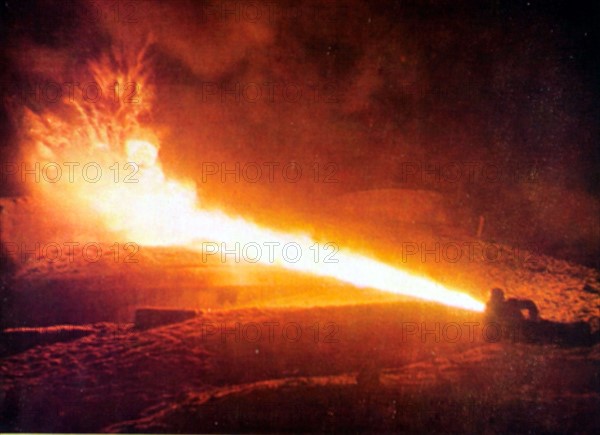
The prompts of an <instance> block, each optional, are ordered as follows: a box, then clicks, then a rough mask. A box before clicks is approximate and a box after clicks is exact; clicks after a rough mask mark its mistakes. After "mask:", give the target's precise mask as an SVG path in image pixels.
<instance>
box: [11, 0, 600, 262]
mask: <svg viewBox="0 0 600 435" xmlns="http://www.w3.org/2000/svg"><path fill="white" fill-rule="evenodd" d="M113 3H114V2H113ZM122 3H123V4H125V5H126V4H129V3H135V8H134V9H132V11H133V12H132V11H129V10H128V9H125V10H122V11H121V16H120V19H119V20H117V19H115V16H114V14H113V11H112V10H109V11H108V12H107V10H106V7H107V6H105V5H104V4H103V3H102V2H89V3H85V2H71V1H49V0H30V1H23V0H19V1H15V0H12V1H11V0H8V1H6V2H4V3H3V5H2V9H3V11H2V40H3V44H2V46H3V50H2V52H1V53H0V62H2V64H3V65H4V68H2V73H1V74H2V75H1V76H0V79H1V80H2V83H3V85H2V97H3V101H4V103H5V104H4V110H3V111H2V112H0V133H1V139H2V141H3V142H2V148H1V153H2V154H1V157H2V159H3V160H4V161H9V160H11V159H15V158H17V157H16V156H17V151H16V150H17V149H18V142H19V135H20V132H19V128H18V116H16V117H15V114H18V110H19V109H18V106H19V104H18V102H19V101H20V100H22V91H23V89H29V88H28V87H30V86H32V83H35V82H36V81H40V80H42V81H43V80H44V79H47V78H54V79H64V78H74V79H77V74H79V73H78V71H81V70H82V69H83V68H84V65H85V64H86V62H87V60H89V59H94V58H97V57H98V56H99V55H100V53H102V52H104V51H107V50H110V49H114V48H115V47H120V48H123V47H126V48H127V47H135V46H138V45H140V44H141V41H143V40H144V39H145V38H146V37H147V36H148V35H152V38H153V41H154V42H153V44H152V47H151V49H150V54H151V56H150V58H151V59H152V63H151V64H150V65H149V66H148V67H149V68H151V70H152V77H153V79H154V82H155V85H156V103H155V113H154V117H153V119H152V120H151V122H152V123H153V124H154V125H155V126H156V129H157V131H159V132H160V134H161V135H162V137H163V143H162V151H161V155H162V158H163V160H164V161H165V163H166V167H167V169H168V170H169V171H170V172H171V173H174V174H179V175H185V176H187V177H191V178H194V179H195V180H196V181H197V182H198V183H199V188H200V190H201V192H202V196H203V198H205V200H206V201H208V202H211V201H214V202H219V199H220V198H221V199H222V198H227V201H226V202H227V204H225V205H226V206H227V207H229V208H231V209H232V210H234V211H239V212H243V211H244V210H247V209H249V208H251V209H253V210H266V214H267V215H268V214H269V213H279V212H280V211H281V210H288V211H289V213H291V214H294V213H296V214H299V215H302V214H303V213H306V215H308V216H310V212H308V211H307V210H309V211H312V210H313V209H315V207H318V204H320V203H321V202H323V201H326V200H327V198H329V197H331V196H332V195H338V194H342V193H347V192H352V191H357V190H367V189H379V188H418V189H430V190H437V191H440V192H441V193H442V194H444V195H445V196H446V197H447V198H448V199H449V202H450V203H451V204H452V206H453V207H455V208H456V209H460V210H461V211H465V212H466V213H467V216H470V218H469V219H472V220H473V221H475V220H476V219H477V217H478V216H480V215H482V216H485V217H486V222H487V227H486V235H487V237H489V238H493V239H497V240H502V241H507V242H513V243H514V242H520V243H529V244H530V245H531V246H537V247H540V248H541V249H542V250H544V251H546V252H548V253H551V254H554V255H559V256H566V257H569V258H573V259H576V260H578V261H584V262H586V263H588V264H595V261H596V259H597V258H598V254H599V253H600V252H599V251H598V246H600V243H598V242H599V241H600V230H599V227H598V215H599V213H600V206H599V204H600V203H599V198H598V189H597V186H598V175H597V174H598V166H599V163H600V152H599V149H600V148H599V143H598V140H599V131H598V122H597V120H598V119H600V118H599V115H600V110H599V103H598V101H600V99H599V97H600V89H599V87H598V80H597V71H598V67H599V65H598V56H597V48H598V30H597V22H598V18H599V14H598V6H597V2H574V1H566V0H565V1H546V2H537V1H533V0H531V1H518V2H500V1H496V0H494V1H490V2H479V1H433V0H431V1H395V2H394V1H335V2H326V3H325V2H316V1H311V0H305V1H301V2H298V1H282V2H277V5H278V7H277V11H279V12H280V14H275V16H273V17H269V18H268V19H267V18H265V17H263V19H259V20H257V21H256V22H248V21H247V20H244V19H243V17H242V19H237V17H236V16H233V17H229V18H227V17H223V16H222V15H219V13H218V12H217V13H214V11H215V10H219V9H218V8H219V6H222V3H223V2H196V1H191V0H189V1H187V0H181V1H179V0H176V1H174V0H168V1H162V2H161V1H139V2H127V1H123V2H122ZM231 3H234V4H235V3H239V2H231ZM255 3H257V2H255ZM258 3H260V5H261V8H262V9H263V11H264V10H265V8H267V6H266V3H261V2H258ZM98 4H100V5H101V6H100V9H101V10H102V11H104V16H103V17H102V18H98V19H94V18H96V15H95V14H96V12H97V9H94V8H97V7H98ZM111 4H112V3H111ZM209 5H212V6H210V7H212V8H213V9H210V10H211V11H212V12H211V13H207V10H209V9H207V8H208V7H209ZM325 6H326V7H325ZM103 8H104V9H103ZM215 8H216V9H215ZM297 10H300V11H301V13H300V14H297V13H293V11H297ZM282 11H283V12H282ZM315 11H319V12H318V13H315ZM130 12H131V13H132V14H133V15H132V17H133V18H135V22H123V21H125V20H124V18H127V17H126V15H127V14H129V13H130ZM298 15H299V16H298ZM73 76H75V77H73ZM235 83H242V84H248V83H254V84H264V83H279V84H281V83H288V84H290V83H291V84H294V85H297V86H299V87H301V88H302V89H303V90H304V92H305V93H308V90H309V89H313V88H314V87H315V86H316V88H318V89H319V90H320V92H321V93H322V95H321V96H320V98H318V101H314V100H312V99H310V98H303V99H302V100H301V101H299V102H288V101H282V100H281V98H279V101H275V102H269V101H264V100H261V101H259V102H257V103H255V104H253V103H248V102H245V101H241V102H236V101H235V100H234V99H232V98H230V97H229V99H228V98H227V97H226V101H225V102H224V103H223V102H222V101H221V100H220V98H219V96H210V98H206V97H207V95H206V90H207V86H211V85H212V84H217V85H218V86H225V87H227V86H231V85H232V84H235ZM142 92H143V91H142ZM330 96H331V97H332V98H328V97H330ZM15 101H16V102H17V104H15ZM27 104H28V105H30V106H32V108H33V109H34V110H37V111H43V110H51V108H49V107H47V106H48V105H47V103H45V102H43V101H42V102H40V101H36V102H30V101H29V102H27ZM15 106H16V107H15ZM15 118H17V120H15ZM269 161H275V162H282V163H283V164H285V163H287V162H290V161H297V162H300V163H301V164H302V166H303V167H304V168H305V170H308V168H310V165H311V164H312V163H314V162H319V163H320V164H322V165H326V164H328V163H333V164H335V167H336V168H337V169H338V171H337V173H336V177H337V180H338V181H339V182H338V183H333V184H323V183H314V182H302V183H300V184H291V183H285V182H275V183H268V182H261V183H256V184H249V183H239V184H227V183H225V184H224V183H220V182H218V181H216V180H212V179H211V180H209V182H203V180H202V168H203V164H205V163H206V162H228V163H229V164H230V165H234V163H235V162H242V164H243V163H244V162H259V163H262V162H269ZM457 162H458V163H465V162H487V163H490V164H492V165H496V166H498V167H500V168H503V170H504V171H507V172H509V173H510V174H511V175H512V174H514V173H515V172H517V173H518V174H519V175H523V174H524V175H523V176H521V177H507V178H503V179H502V182H501V183H493V182H490V181H489V180H486V179H482V178H481V177H478V178H477V179H476V180H475V182H465V180H464V178H463V179H462V180H461V182H444V180H442V181H441V182H439V181H437V180H435V179H432V178H431V177H428V176H417V177H412V178H410V179H406V177H405V175H406V173H405V172H404V171H405V169H406V167H407V166H406V165H407V163H410V164H417V165H420V166H421V167H425V166H426V165H428V164H430V165H434V166H435V165H438V167H451V165H454V164H455V163H457ZM528 177H529V178H528ZM532 179H533V182H532ZM303 181H304V180H303ZM446 181H447V180H446ZM1 189H2V192H1V193H2V195H11V194H12V195H14V194H22V193H24V192H23V191H22V187H21V186H20V185H19V183H18V182H16V181H15V180H13V179H9V180H7V182H6V183H4V182H3V184H2V187H1ZM469 222H470V221H469ZM468 225H471V223H469V224H468Z"/></svg>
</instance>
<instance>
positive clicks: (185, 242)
mask: <svg viewBox="0 0 600 435" xmlns="http://www.w3.org/2000/svg"><path fill="white" fill-rule="evenodd" d="M142 58H143V56H142V55H138V57H137V59H138V61H137V63H136V65H138V66H137V67H136V68H134V69H133V70H132V72H128V70H127V68H126V67H123V68H122V69H120V70H119V71H117V72H116V73H115V72H113V71H112V70H111V67H103V66H102V63H100V64H97V65H96V64H94V65H91V66H90V69H91V71H92V72H94V74H95V76H96V77H98V83H99V84H100V86H102V87H104V88H110V87H111V86H114V84H115V83H136V85H140V79H139V77H143V76H144V75H143V71H142V70H143V68H141V67H140V66H139V65H141V64H142ZM110 60H111V59H109V61H105V62H104V63H105V64H106V65H114V64H115V62H114V59H112V61H110ZM136 77H138V79H135V78H136ZM148 94H149V89H148V88H145V89H144V93H143V95H144V96H146V97H147V96H148ZM111 97H112V95H108V96H107V97H106V98H105V99H103V100H100V101H96V102H94V103H93V104H87V105H83V104H80V103H78V102H77V101H66V102H65V106H70V107H71V109H75V110H74V112H75V116H70V117H69V116H67V115H66V114H65V113H61V112H60V111H59V110H57V109H55V110H54V111H52V112H50V113H48V112H46V113H42V114H34V113H33V112H31V111H26V114H25V122H24V124H25V126H24V127H25V129H26V131H28V136H29V138H30V141H29V142H28V145H29V152H28V153H27V156H26V157H27V159H28V160H29V162H30V164H31V165H34V164H40V162H41V163H42V164H43V163H44V162H56V161H60V159H61V158H62V159H63V161H64V162H82V163H83V162H94V164H95V165H98V166H99V167H100V168H104V169H103V170H102V169H101V170H100V171H99V173H100V174H103V175H104V176H102V177H97V179H96V178H94V181H93V182H90V181H89V179H88V180H84V181H81V180H76V181H75V182H73V181H72V180H69V182H60V183H39V184H38V185H37V186H36V187H37V188H38V190H39V191H40V193H41V194H42V195H44V197H45V198H51V199H52V201H53V202H54V203H55V204H61V205H63V206H64V207H66V208H67V209H70V210H78V213H79V214H80V216H81V218H82V220H84V219H85V217H86V216H90V217H92V216H93V218H94V219H96V220H97V219H100V221H101V222H102V223H103V224H104V225H105V226H106V228H107V229H108V230H110V231H114V232H118V233H119V234H122V235H124V236H125V237H127V239H128V240H130V241H135V242H136V243H138V244H140V245H142V246H181V247H186V248H191V249H194V250H197V251H198V252H201V253H202V255H206V251H204V252H203V247H206V246H207V245H206V242H219V243H225V244H226V245H227V246H228V247H231V246H235V244H236V243H239V244H240V245H249V244H255V245H259V246H265V245H268V244H271V245H273V244H276V245H277V246H284V245H287V244H296V245H295V246H296V247H297V248H296V249H297V251H299V253H300V254H301V255H300V256H299V257H298V256H297V255H296V254H294V255H293V260H290V259H289V258H288V259H286V258H284V257H283V256H281V255H279V256H275V258H272V259H271V258H267V256H263V257H261V258H260V260H259V261H260V262H261V263H262V264H266V265H276V266H279V267H283V268H286V269H289V270H293V271H298V272H303V273H308V274H313V275H317V276H322V277H330V278H334V279H337V280H339V281H341V282H345V283H348V284H351V285H353V286H356V287H358V288H372V289H377V290H380V291H384V292H389V293H394V294H398V295H406V296H411V297H415V298H419V299H423V300H428V301H434V302H438V303H441V304H444V305H448V306H453V307H459V308H463V309H466V310H473V311H483V310H484V304H483V303H482V302H480V301H478V300H476V299H475V298H473V297H471V296H470V295H468V294H466V293H464V292H461V291H458V290H455V289H450V288H447V287H445V286H443V285H441V284H439V283H436V282H434V281H432V280H430V279H427V278H425V277H419V276H415V275H412V274H411V273H409V272H406V271H403V270H400V269H397V268H395V267H392V266H390V265H387V264H384V263H382V262H379V261H377V260H374V259H371V258H368V257H366V256H364V255H360V254H357V253H354V252H351V251H349V250H346V249H340V250H339V251H338V252H337V253H336V254H335V260H337V262H326V261H324V259H323V260H321V259H316V258H315V256H314V255H311V247H313V246H314V245H315V243H316V241H315V240H313V239H311V237H309V236H307V235H303V234H291V233H284V232H280V231H273V230H270V229H267V228H263V227H261V226H259V225H257V224H255V223H253V222H251V221H248V220H246V219H243V218H241V217H231V216H229V215H227V214H225V213H223V212H222V211H220V210H207V209H205V208H202V207H200V205H199V201H198V197H197V194H196V189H195V186H193V185H191V184H185V183H183V182H179V181H176V180H172V179H168V178H167V177H166V176H165V173H164V171H163V169H162V166H161V163H160V161H159V159H158V146H156V145H154V144H155V143H158V140H157V138H156V137H155V136H154V135H153V134H152V132H151V131H149V130H148V129H146V128H142V127H141V125H140V122H139V119H140V118H141V116H140V115H141V114H142V113H143V112H144V110H146V109H147V100H146V101H143V102H141V103H140V104H139V105H137V104H136V105H126V104H123V102H122V101H121V100H119V99H113V98H111ZM61 115H62V116H61ZM115 162H120V164H121V165H123V162H135V163H128V164H126V165H125V168H123V169H127V166H129V173H128V175H129V178H130V180H129V181H130V182H122V181H124V180H122V179H119V176H117V177H116V178H117V179H114V178H113V175H119V174H118V171H115V170H116V169H121V168H117V167H115ZM118 164H119V163H117V165H118ZM84 168H85V165H84ZM88 169H89V168H88ZM69 178H71V177H69ZM90 222H91V221H90ZM212 253H214V250H213V251H212ZM297 257H298V258H297ZM271 260H272V261H271Z"/></svg>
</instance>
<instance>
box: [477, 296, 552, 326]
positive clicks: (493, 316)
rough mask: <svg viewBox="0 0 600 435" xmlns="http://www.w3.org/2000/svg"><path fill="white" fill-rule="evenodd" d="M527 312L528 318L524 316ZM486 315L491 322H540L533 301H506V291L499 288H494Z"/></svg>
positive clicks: (511, 299)
mask: <svg viewBox="0 0 600 435" xmlns="http://www.w3.org/2000/svg"><path fill="white" fill-rule="evenodd" d="M523 311H527V317H525V316H524V315H523ZM486 314H487V315H488V317H489V318H490V320H497V321H500V322H502V321H507V322H522V321H525V320H529V321H531V322H537V321H539V320H540V313H539V310H538V307H537V306H536V305H535V303H534V302H533V301H532V300H531V299H515V298H510V299H505V297H504V291H503V290H502V289H499V288H493V289H492V292H491V295H490V300H489V301H488V303H487V304H486Z"/></svg>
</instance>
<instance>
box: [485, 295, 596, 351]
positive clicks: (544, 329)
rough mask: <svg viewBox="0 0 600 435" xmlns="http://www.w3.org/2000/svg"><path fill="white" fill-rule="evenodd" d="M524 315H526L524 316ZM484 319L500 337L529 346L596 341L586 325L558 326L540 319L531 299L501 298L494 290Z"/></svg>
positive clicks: (569, 324)
mask: <svg viewBox="0 0 600 435" xmlns="http://www.w3.org/2000/svg"><path fill="white" fill-rule="evenodd" d="M524 312H526V313H527V316H525V315H524ZM485 315H486V319H487V321H488V322H490V323H496V324H497V325H498V326H499V327H500V328H501V331H502V337H503V338H505V339H507V338H508V339H512V340H513V341H519V342H521V341H522V342H528V343H532V342H534V343H554V344H562V345H567V346H582V345H583V346H585V345H592V344H593V343H595V342H597V341H599V338H600V336H599V334H598V333H593V332H592V328H591V327H590V324H588V323H587V322H572V323H561V322H551V321H549V320H544V319H542V318H540V314H539V310H538V308H537V306H536V305H535V303H534V302H533V301H532V300H530V299H516V298H509V299H506V298H505V297H504V291H502V290H501V289H499V288H494V289H492V291H491V294H490V299H489V301H488V302H487V304H486V310H485Z"/></svg>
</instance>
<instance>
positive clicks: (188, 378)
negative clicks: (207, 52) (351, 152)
mask: <svg viewBox="0 0 600 435" xmlns="http://www.w3.org/2000/svg"><path fill="white" fill-rule="evenodd" d="M402 228H403V227H401V226H399V225H396V226H390V227H386V226H382V225H380V226H373V227H369V228H368V236H369V237H368V238H367V237H365V238H366V239H368V240H369V243H370V246H371V247H372V248H371V249H372V250H373V251H378V250H381V251H382V252H387V253H388V254H389V256H390V258H392V259H395V260H396V262H397V263H398V264H401V254H400V253H399V252H398V251H397V250H395V249H396V248H397V247H398V246H399V244H400V242H401V241H402V235H403V234H405V233H404V232H403V231H402ZM363 229H364V228H363ZM366 231H367V230H365V231H363V233H362V234H367V232H366ZM451 233H452V232H451V231H450V230H449V228H448V227H446V228H445V230H444V231H433V230H430V231H429V232H425V231H423V230H421V232H419V231H418V229H415V228H412V234H413V235H414V234H419V237H422V238H423V239H424V240H428V241H434V240H441V241H444V240H451V239H452V237H451V236H449V235H448V234H451ZM463 237H464V236H463ZM138 257H139V260H140V261H139V262H138V263H135V264H120V263H115V262H114V261H112V259H111V258H107V259H105V260H103V261H99V262H98V263H89V262H81V261H75V262H73V263H69V262H62V263H60V262H59V263H57V264H54V265H53V266H52V267H50V266H48V265H47V264H44V263H40V262H37V263H35V262H34V263H28V264H21V265H20V267H19V270H18V272H17V273H16V275H15V280H14V282H13V287H12V290H13V294H14V305H13V307H12V309H11V313H12V314H13V318H12V321H13V326H38V325H52V324H59V323H77V324H88V325H91V327H92V329H94V330H95V332H94V333H93V334H91V335H89V336H87V337H84V338H81V339H78V340H76V341H72V342H65V343H55V344H47V345H42V346H38V347H35V348H32V349H30V350H28V351H25V352H23V353H19V354H14V355H12V356H6V357H4V358H3V359H2V360H1V361H2V364H1V365H0V370H1V374H0V377H1V378H2V379H1V382H0V385H1V393H0V394H2V400H0V402H1V403H3V407H2V410H1V411H2V419H1V420H2V422H3V425H4V426H3V428H2V429H3V430H23V431H67V432H68V431H86V432H87V431H100V430H109V431H137V432H179V431H180V432H214V431H221V432H240V431H251V432H256V431H265V430H272V431H295V432H297V431H298V430H303V429H304V430H306V431H336V430H337V431H348V430H358V431H363V430H364V431H368V430H376V431H416V432H423V431H429V432H431V431H436V430H439V431H445V432H447V431H456V432H482V431H491V432H506V431H512V432H514V431H517V432H527V431H536V432H550V433H552V432H561V431H564V430H570V431H579V432H586V431H587V432H593V428H595V427H598V426H599V425H600V421H599V420H598V416H597V412H596V410H597V409H598V406H599V405H600V385H599V379H598V373H600V370H599V369H600V347H598V346H595V347H591V348H560V347H556V346H551V345H525V344H515V343H511V342H508V343H506V342H503V343H494V342H490V341H493V340H485V339H483V336H482V334H481V331H479V334H476V335H475V336H474V339H473V340H470V339H468V337H466V333H465V330H464V329H463V331H462V333H463V336H462V337H461V339H460V340H457V342H452V340H448V336H444V335H443V334H442V335H440V336H438V337H436V335H435V334H433V335H432V334H429V335H427V334H426V335H425V336H422V335H421V334H420V333H417V334H415V335H411V336H406V334H405V333H406V329H403V328H405V325H406V324H407V323H411V324H417V325H422V323H423V322H425V323H426V324H427V325H428V327H429V328H435V324H436V322H437V323H439V325H440V327H443V326H444V325H447V324H449V323H453V322H454V323H458V324H461V325H462V324H464V322H467V321H473V322H481V321H482V318H481V317H480V315H478V314H474V313H467V312H463V311H459V310H454V309H448V308H445V307H443V306H441V305H436V304H426V303H423V302H419V301H414V300H407V299H404V300H402V299H400V298H398V297H397V296H393V295H385V294H382V293H379V292H375V291H362V290H358V289H353V288H351V287H349V286H343V285H340V284H337V283H334V282H331V281H324V280H320V279H316V278H309V277H304V276H300V275H296V274H292V273H290V272H281V271H278V270H276V269H272V268H264V267H263V268H257V267H256V266H252V267H250V266H244V267H241V266H239V265H236V266H235V267H230V266H229V265H222V264H219V263H218V262H217V263H211V264H202V262H200V263H199V262H198V256H197V255H196V254H193V253H191V252H189V251H183V250H175V249H141V250H140V253H139V256H138ZM528 258H529V259H530V260H531V261H524V260H518V261H516V260H515V259H505V260H502V261H497V262H488V263H486V262H483V263H482V262H469V261H462V262H460V263H457V264H444V263H432V264H429V263H427V262H425V263H423V262H419V261H413V262H412V263H411V264H410V267H411V268H413V269H414V270H420V271H422V272H423V273H427V274H428V276H431V277H433V278H435V279H437V280H439V281H441V282H444V283H448V284H452V285H460V286H461V288H464V289H465V290H466V291H468V292H470V293H471V294H473V295H474V296H476V297H479V298H480V299H481V300H485V298H486V297H487V291H488V289H489V288H490V287H492V286H496V285H499V286H501V287H504V288H506V289H507V292H509V294H510V295H517V296H521V297H531V298H533V299H534V300H535V301H536V302H537V303H538V305H539V306H540V309H541V313H542V315H543V316H544V317H545V318H548V319H553V320H559V321H574V320H578V319H580V320H587V319H589V318H591V317H593V316H598V314H599V310H600V304H599V302H598V291H599V289H600V286H599V284H598V282H599V280H598V271H596V270H594V269H590V268H586V267H583V266H579V265H576V264H572V263H568V262H564V261H560V260H556V259H553V258H551V257H544V256H529V257H528ZM408 266H409V265H408V264H407V267H408ZM141 305H150V306H168V307H180V308H181V307H183V308H197V309H200V310H202V312H203V313H202V316H201V317H199V318H197V319H195V320H192V321H189V322H187V323H183V324H177V325H171V326H166V327H162V328H157V329H153V330H149V331H143V332H140V331H134V330H132V327H131V324H130V323H128V322H131V320H132V315H133V310H134V308H135V307H138V306H141ZM97 322H101V323H97ZM236 322H240V324H241V325H249V324H252V323H259V324H264V323H265V322H267V323H278V324H279V325H287V324H290V323H293V324H296V325H299V326H300V327H301V328H302V332H303V335H302V339H300V340H299V341H292V340H290V339H289V336H288V338H286V337H282V336H281V329H276V336H275V339H274V340H273V341H269V338H268V336H266V335H264V334H266V330H263V336H262V339H261V340H258V341H252V340H248V339H244V337H243V336H242V337H240V339H237V340H236V337H235V334H234V335H231V334H229V335H228V336H226V337H225V338H226V339H225V342H223V341H222V339H221V335H220V333H219V332H217V333H215V334H213V335H205V336H204V337H203V335H202V334H203V331H204V332H205V333H206V332H207V329H206V328H207V325H210V326H211V327H217V328H220V327H221V326H220V325H222V324H223V325H225V327H226V328H230V329H231V328H234V326H235V323H236ZM315 324H318V325H319V328H320V329H319V335H318V340H317V342H315V339H314V337H315V336H314V328H315V327H314V325H315ZM331 325H334V326H331ZM333 327H334V328H335V329H334V330H332V329H328V328H333ZM311 328H312V329H311ZM292 332H293V331H290V334H292ZM331 332H335V334H333V336H328V335H327V334H329V333H331ZM250 337H252V331H250ZM328 337H329V338H334V339H335V340H336V341H334V342H328V341H327V340H326V338H328ZM246 338H247V337H246ZM492 338H493V337H492ZM365 367H366V368H365ZM379 370H380V374H381V376H380V382H381V383H380V384H379V385H378V384H377V383H373V382H369V381H368V377H369V373H376V372H377V371H379ZM361 371H363V372H364V373H366V374H367V375H366V377H367V381H366V382H364V383H362V384H361V385H357V373H358V372H361Z"/></svg>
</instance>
